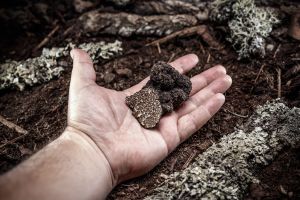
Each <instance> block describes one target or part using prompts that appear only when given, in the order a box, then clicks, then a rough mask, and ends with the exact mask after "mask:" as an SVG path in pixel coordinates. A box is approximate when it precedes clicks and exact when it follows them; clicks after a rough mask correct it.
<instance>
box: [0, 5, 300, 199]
mask: <svg viewBox="0 0 300 200" xmlns="http://www.w3.org/2000/svg"><path fill="white" fill-rule="evenodd" d="M36 3H37V1H29V0H18V1H1V2H0V5H1V6H2V7H3V8H5V9H11V10H12V11H13V12H15V11H16V10H18V11H20V10H21V11H23V13H25V14H26V13H27V12H29V14H28V15H27V16H24V17H22V16H21V19H24V20H17V19H9V20H7V21H3V20H2V21H1V23H0V27H1V30H3V31H1V32H0V35H1V37H0V40H1V42H0V47H1V48H0V51H1V56H0V60H1V61H4V60H5V59H8V58H9V59H16V60H22V59H26V58H29V57H32V56H37V55H39V54H40V53H41V49H40V50H38V51H35V52H34V51H33V49H34V48H35V47H36V46H37V45H38V44H39V43H40V42H41V41H42V40H43V39H45V38H46V37H47V35H48V34H49V33H50V32H51V31H52V30H53V29H54V28H55V26H57V25H59V26H60V28H59V29H58V31H57V32H56V33H55V34H53V36H52V37H50V39H49V41H48V43H47V44H46V47H53V46H64V45H66V44H67V43H68V42H69V41H70V40H72V42H75V43H78V44H79V43H82V42H97V41H102V40H103V41H115V40H116V39H118V40H120V41H122V42H123V47H124V49H125V50H124V54H123V56H121V57H119V58H117V59H114V60H111V61H107V62H101V63H99V64H97V65H95V69H96V72H97V83H98V84H99V85H100V86H103V87H106V88H110V89H116V90H124V89H126V88H128V87H130V86H132V85H134V84H136V83H138V82H140V81H141V80H142V79H143V78H145V77H146V76H148V75H149V74H150V69H151V67H152V66H153V64H154V62H155V61H157V60H163V61H165V62H170V61H172V60H174V59H176V58H178V57H180V56H182V55H185V54H188V53H195V54H197V55H198V56H199V64H198V65H197V66H196V67H195V68H194V69H193V70H192V71H191V72H190V73H189V74H188V75H189V77H190V76H192V75H195V74H198V73H200V72H202V71H204V70H206V69H208V68H210V67H212V66H214V65H216V64H220V63H221V64H222V65H224V66H225V68H226V70H227V73H228V74H229V75H230V76H231V77H232V79H233V85H232V87H231V88H230V90H228V92H226V103H225V104H224V106H223V107H222V109H221V110H220V111H219V112H218V113H217V114H216V115H215V116H214V117H213V119H212V120H210V121H209V122H208V123H207V124H206V125H205V126H204V127H202V128H201V130H199V131H197V132H196V133H195V134H194V135H193V136H192V137H191V138H190V139H189V140H187V141H186V142H185V143H183V144H181V145H180V146H179V147H178V148H177V149H176V150H175V151H174V152H173V153H171V154H170V155H169V156H168V157H167V158H166V159H165V160H164V161H163V162H161V163H160V164H159V165H158V166H157V167H156V168H155V169H154V170H152V171H151V172H149V173H148V174H146V175H144V176H142V177H138V178H136V179H133V180H130V181H127V182H125V183H122V184H120V185H119V186H117V187H116V188H115V189H114V191H112V193H111V194H110V196H109V197H108V199H143V197H145V196H146V195H148V194H151V192H152V190H153V188H155V187H156V186H157V185H159V184H160V183H161V182H162V181H163V180H164V178H163V174H170V173H172V172H174V171H180V170H182V169H184V168H186V167H187V166H188V165H189V164H190V163H191V162H193V159H194V158H195V156H197V155H198V154H200V153H202V152H204V151H205V150H206V149H207V148H208V147H209V146H211V144H212V143H213V142H216V141H218V139H219V138H221V137H222V136H223V135H225V134H228V133H231V132H232V131H233V130H234V127H235V126H237V125H239V124H242V123H243V122H245V121H246V120H247V118H248V116H250V115H251V114H252V113H253V110H254V109H255V108H256V106H257V105H262V104H264V103H265V102H266V101H267V100H270V99H274V98H277V97H278V92H279V91H278V87H277V85H278V82H279V78H280V76H279V74H280V73H279V72H278V71H279V69H280V70H281V75H282V77H281V79H280V81H281V86H282V88H281V95H282V97H283V99H284V100H286V101H287V102H288V103H289V104H290V105H295V106H298V107H299V106H300V94H299V91H300V90H299V88H300V84H299V80H300V78H299V77H300V76H299V67H298V68H297V67H296V66H298V65H299V52H300V45H299V44H300V43H299V41H296V40H293V39H292V38H289V37H288V36H287V34H286V32H287V28H288V21H284V22H283V23H282V25H280V27H278V28H277V29H276V30H274V34H273V36H272V37H271V39H270V40H268V41H267V42H268V43H270V44H272V45H274V49H273V50H271V51H267V55H266V57H265V58H264V59H256V58H254V59H250V60H249V61H237V59H236V55H235V53H234V52H233V50H232V49H231V48H230V46H229V45H228V44H227V43H225V44H226V45H227V48H226V49H225V53H222V52H221V51H219V50H218V49H216V48H213V47H210V46H209V45H208V44H206V42H205V41H204V40H203V39H202V38H201V37H200V36H198V35H193V36H189V37H185V38H178V39H173V40H170V41H168V42H167V43H165V44H163V45H161V46H160V48H161V52H159V51H158V49H157V48H156V47H145V44H147V43H149V42H151V41H153V40H156V39H157V38H154V37H147V38H145V37H135V38H127V39H124V38H121V37H116V36H109V35H101V36H97V37H91V36H83V35H81V33H80V30H78V29H76V28H72V26H73V25H74V20H75V19H76V18H77V17H78V15H79V14H78V13H76V12H75V11H74V9H73V8H72V1H71V0H63V1H55V2H54V3H53V2H50V1H46V0H41V1H38V3H43V4H46V5H47V7H48V10H47V15H46V16H47V17H48V19H45V17H43V16H44V14H43V15H41V14H37V13H38V12H37V10H35V9H36V7H37V6H35V4H36ZM101 9H103V10H107V11H113V12H120V10H115V9H114V8H112V7H111V6H101ZM31 12H32V13H34V14H32V13H31ZM15 13H17V12H15ZM18 13H20V12H18ZM28 18H33V20H28ZM20 23H22V26H20ZM207 25H211V24H210V23H207ZM223 28H224V27H222V26H220V25H219V26H212V33H214V34H215V35H216V38H218V39H219V41H225V38H224V36H223V35H222V34H220V30H222V29H223ZM66 30H69V31H68V32H65V31H66ZM275 33H276V34H277V35H276V34H275ZM68 65H69V66H70V67H66V71H65V73H64V74H63V76H61V77H60V78H58V79H56V80H52V81H51V82H49V83H47V84H43V85H39V86H35V87H32V88H27V89H26V90H25V91H23V92H19V91H2V92H0V114H1V115H2V116H3V117H5V118H6V119H7V120H9V121H11V122H14V123H15V124H17V125H19V126H21V127H22V128H24V129H26V130H27V131H28V132H29V133H28V134H27V135H20V134H19V133H17V132H16V131H15V130H13V129H10V128H8V127H6V126H5V125H3V124H1V123H0V133H1V134H0V143H1V146H2V145H5V146H3V147H2V148H0V173H2V174H3V173H5V172H6V171H8V170H10V169H11V168H13V167H14V166H16V165H17V164H19V163H20V162H21V161H23V160H25V159H26V158H28V157H30V156H31V155H32V154H33V153H35V152H36V151H38V150H39V149H41V148H42V147H44V146H45V145H47V144H48V143H49V142H51V141H53V140H54V139H55V138H57V137H58V136H59V135H60V134H61V133H62V131H63V130H64V128H65V126H66V120H67V117H66V116H67V101H68V87H69V82H70V75H71V61H70V60H68ZM262 66H263V67H262ZM121 72H124V73H121ZM278 77H279V78H278ZM16 138H18V140H15V139H16ZM299 167H300V157H299V149H285V150H284V151H282V152H281V153H280V155H279V156H278V157H277V159H276V160H275V161H274V162H273V163H272V164H271V165H270V166H268V167H266V168H263V169H261V171H260V172H258V173H257V177H258V178H259V179H260V180H261V183H260V184H259V185H253V186H251V187H250V188H249V191H248V194H247V195H246V199H270V200H271V199H288V198H290V199H299V198H300V172H299ZM282 188H283V189H284V190H285V191H287V193H283V191H284V190H282Z"/></svg>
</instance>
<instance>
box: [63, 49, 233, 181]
mask: <svg viewBox="0 0 300 200" xmlns="http://www.w3.org/2000/svg"><path fill="white" fill-rule="evenodd" d="M71 55H72V57H73V71H72V77H71V83H70V91H69V107H68V127H67V130H68V131H67V132H68V133H71V134H78V135H80V136H82V138H84V140H86V141H88V143H89V144H91V145H92V146H94V147H95V148H97V150H96V151H98V152H99V153H100V154H102V156H101V157H102V158H103V159H104V160H99V162H102V163H106V165H107V168H108V169H109V170H110V173H111V174H110V175H111V181H112V185H113V186H115V185H116V184H118V183H119V182H121V181H124V180H127V179H130V178H133V177H136V176H139V175H142V174H144V173H146V172H148V171H149V170H151V169H152V168H154V167H155V166H156V165H157V164H158V163H159V162H160V161H162V160H163V159H164V158H165V157H166V156H167V155H168V154H169V153H170V152H172V151H173V150H174V149H175V148H176V147H177V146H178V145H179V144H180V143H181V142H183V141H185V140H186V139H187V138H188V137H189V136H191V135H192V134H193V133H194V132H196V131H197V130H198V129H199V128H201V127H202V126H203V125H204V124H205V123H206V122H207V121H208V120H209V119H210V118H211V117H212V116H213V115H214V114H215V113H216V112H217V111H218V110H219V109H220V108H221V106H222V105H223V103H224V101H225V97H224V95H223V94H222V93H224V92H225V91H226V90H227V89H228V88H229V87H230V85H231V82H232V81H231V78H230V77H229V76H228V75H226V70H225V68H224V67H222V66H215V67H213V68H210V69H209V70H207V71H205V72H203V73H201V74H199V75H196V76H195V77H193V78H192V79H191V81H192V91H191V94H190V98H189V99H188V100H187V101H186V102H184V104H183V105H182V106H181V107H180V108H179V109H178V110H176V111H173V112H172V113H169V114H167V115H165V116H163V117H162V118H161V120H160V122H159V124H158V126H157V128H155V129H144V128H143V127H142V126H141V125H140V124H139V123H138V121H137V120H136V119H135V118H134V117H133V116H132V114H131V110H130V109H129V108H128V107H127V106H126V104H125V97H126V96H128V95H132V94H133V93H135V92H137V91H138V90H140V89H141V88H142V87H143V86H144V85H145V84H146V82H147V80H148V79H145V80H143V81H142V82H141V83H139V84H137V85H135V86H133V87H131V88H129V89H127V90H125V91H121V92H118V91H114V90H110V89H106V88H103V87H100V86H98V85H97V84H96V82H95V80H96V74H95V71H94V68H93V63H92V60H91V59H90V57H89V56H88V55H87V54H86V53H85V52H84V51H82V50H79V49H74V50H72V52H71ZM197 62H198V58H197V56H196V55H193V54H190V55H186V56H183V57H181V58H179V59H177V60H175V61H174V62H172V63H171V65H172V66H173V67H174V68H176V69H177V70H178V71H179V72H180V73H185V72H187V71H189V70H190V69H192V68H193V67H194V66H195V65H196V64H197Z"/></svg>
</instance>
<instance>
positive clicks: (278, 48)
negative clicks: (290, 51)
mask: <svg viewBox="0 0 300 200" xmlns="http://www.w3.org/2000/svg"><path fill="white" fill-rule="evenodd" d="M280 47H281V44H279V45H278V46H277V48H276V50H275V52H274V55H273V58H276V56H277V53H278V52H279V50H280Z"/></svg>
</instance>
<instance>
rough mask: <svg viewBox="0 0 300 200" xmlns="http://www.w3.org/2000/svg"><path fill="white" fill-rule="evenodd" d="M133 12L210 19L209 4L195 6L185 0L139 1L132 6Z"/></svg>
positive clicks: (203, 3) (201, 3) (202, 3)
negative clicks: (186, 15)
mask: <svg viewBox="0 0 300 200" xmlns="http://www.w3.org/2000/svg"><path fill="white" fill-rule="evenodd" d="M132 11H133V12H134V13H137V14H142V15H153V14H192V15H194V16H195V17H197V19H198V20H202V21H204V20H207V19H208V13H209V9H208V4H207V3H206V2H200V3H198V4H193V3H192V2H188V1H183V0H166V1H155V0H154V1H137V2H135V3H134V4H132Z"/></svg>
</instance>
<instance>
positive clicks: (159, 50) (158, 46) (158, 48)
mask: <svg viewBox="0 0 300 200" xmlns="http://www.w3.org/2000/svg"><path fill="white" fill-rule="evenodd" d="M156 46H157V50H158V53H159V54H161V48H160V45H159V43H156Z"/></svg>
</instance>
